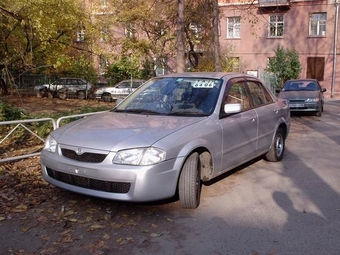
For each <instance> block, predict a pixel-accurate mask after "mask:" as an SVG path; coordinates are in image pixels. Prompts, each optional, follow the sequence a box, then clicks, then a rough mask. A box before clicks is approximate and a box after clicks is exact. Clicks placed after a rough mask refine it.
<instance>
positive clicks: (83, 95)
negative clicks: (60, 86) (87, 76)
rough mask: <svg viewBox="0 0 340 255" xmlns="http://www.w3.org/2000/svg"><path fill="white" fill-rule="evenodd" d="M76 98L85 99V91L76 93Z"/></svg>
mask: <svg viewBox="0 0 340 255" xmlns="http://www.w3.org/2000/svg"><path fill="white" fill-rule="evenodd" d="M77 98H78V99H85V91H82V90H80V91H78V92H77Z"/></svg>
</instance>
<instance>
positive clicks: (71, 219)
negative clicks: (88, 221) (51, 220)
mask: <svg viewBox="0 0 340 255" xmlns="http://www.w3.org/2000/svg"><path fill="white" fill-rule="evenodd" d="M68 221H69V222H77V221H78V219H76V218H70V219H68Z"/></svg>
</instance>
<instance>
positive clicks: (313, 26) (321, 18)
mask: <svg viewBox="0 0 340 255" xmlns="http://www.w3.org/2000/svg"><path fill="white" fill-rule="evenodd" d="M326 24H327V14H326V13H325V12H323V13H311V14H310V15H309V36H326Z"/></svg>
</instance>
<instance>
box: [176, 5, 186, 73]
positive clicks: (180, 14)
mask: <svg viewBox="0 0 340 255" xmlns="http://www.w3.org/2000/svg"><path fill="white" fill-rule="evenodd" d="M177 8H178V9H177V72H178V73H180V72H184V71H185V55H184V54H185V46H184V0H178V6H177Z"/></svg>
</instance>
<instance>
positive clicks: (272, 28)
mask: <svg viewBox="0 0 340 255" xmlns="http://www.w3.org/2000/svg"><path fill="white" fill-rule="evenodd" d="M281 17H282V21H281V20H279V18H281ZM272 18H275V20H271V19H272ZM268 23H269V25H268V38H283V37H284V33H285V29H284V27H285V15H284V14H273V15H269V20H268ZM280 29H281V31H282V32H281V33H282V34H279V30H280ZM272 32H274V33H273V34H272Z"/></svg>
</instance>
